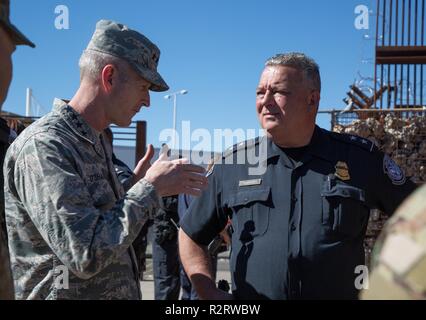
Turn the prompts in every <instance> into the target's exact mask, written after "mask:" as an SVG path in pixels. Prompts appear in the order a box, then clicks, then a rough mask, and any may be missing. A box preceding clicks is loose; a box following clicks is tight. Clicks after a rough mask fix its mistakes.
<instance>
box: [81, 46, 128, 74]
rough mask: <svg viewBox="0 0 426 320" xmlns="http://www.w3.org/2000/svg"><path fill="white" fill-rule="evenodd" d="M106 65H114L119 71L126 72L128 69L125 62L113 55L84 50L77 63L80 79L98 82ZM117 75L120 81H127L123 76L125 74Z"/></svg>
mask: <svg viewBox="0 0 426 320" xmlns="http://www.w3.org/2000/svg"><path fill="white" fill-rule="evenodd" d="M108 64H112V65H114V66H115V67H116V68H117V69H118V70H120V71H126V70H128V68H130V66H129V64H128V63H127V62H126V61H124V60H122V59H120V58H117V57H115V56H113V55H110V54H107V53H103V52H99V51H93V50H84V51H83V54H82V55H81V57H80V61H79V62H78V66H79V67H80V79H83V78H86V77H88V78H90V79H92V80H98V79H99V76H100V73H101V71H102V69H103V68H104V67H105V66H106V65H108ZM119 74H120V79H121V80H123V81H127V78H126V77H125V76H124V74H125V72H120V73H119Z"/></svg>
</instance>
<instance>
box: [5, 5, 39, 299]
mask: <svg viewBox="0 0 426 320" xmlns="http://www.w3.org/2000/svg"><path fill="white" fill-rule="evenodd" d="M9 13H10V3H9V0H0V39H1V41H0V66H1V72H0V111H1V107H2V104H3V102H4V101H5V100H6V96H7V91H8V90H9V85H10V82H11V80H12V54H13V52H14V51H15V49H16V46H17V45H22V44H23V45H27V46H30V47H35V46H34V44H33V43H32V42H31V41H30V40H28V39H27V38H26V37H25V36H24V35H23V34H22V33H21V32H20V31H19V30H18V29H17V28H16V27H15V26H14V25H13V24H12V23H11V22H10V19H9ZM10 133H11V130H10V128H9V127H8V126H7V122H6V120H4V119H2V118H0V168H3V160H4V156H5V155H6V150H7V148H8V147H9V142H10V140H11V135H10ZM3 181H4V179H3V170H1V172H0V300H2V299H13V298H14V292H13V281H12V275H11V272H10V263H9V250H8V246H7V235H6V223H5V217H4V196H3Z"/></svg>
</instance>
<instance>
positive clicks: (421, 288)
mask: <svg viewBox="0 0 426 320" xmlns="http://www.w3.org/2000/svg"><path fill="white" fill-rule="evenodd" d="M373 255H374V257H373V258H374V261H373V267H374V269H373V271H372V274H371V275H370V281H369V288H368V289H366V290H364V291H363V292H362V295H361V297H362V298H363V299H386V300H394V299H397V300H402V299H404V300H406V299H407V300H412V299H423V300H424V299H426V185H424V186H423V187H421V188H419V189H418V190H417V191H416V192H415V193H413V195H412V196H410V197H409V198H408V199H407V200H406V201H404V202H403V204H402V205H401V206H400V207H399V209H398V211H397V212H396V213H395V214H394V216H392V218H390V219H389V221H388V222H387V224H386V226H385V228H384V230H383V232H382V234H381V235H380V237H379V238H378V240H377V243H376V246H375V247H374V251H373Z"/></svg>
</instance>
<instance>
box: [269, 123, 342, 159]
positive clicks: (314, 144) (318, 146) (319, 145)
mask: <svg viewBox="0 0 426 320" xmlns="http://www.w3.org/2000/svg"><path fill="white" fill-rule="evenodd" d="M263 139H268V160H269V159H271V158H273V157H281V158H282V159H283V161H284V164H285V165H287V166H288V167H292V165H291V163H290V160H288V159H287V157H286V156H285V155H284V152H283V151H282V150H281V148H280V147H279V146H277V145H276V144H275V143H274V142H273V141H272V139H270V138H267V137H266V136H264V137H263ZM330 144H331V141H330V137H329V136H328V135H327V134H326V132H324V130H323V129H321V128H320V127H318V126H315V129H314V132H313V134H312V138H311V141H310V142H309V145H308V148H307V150H306V153H305V155H304V156H303V158H302V160H301V164H306V163H307V162H309V161H310V160H311V159H312V156H315V157H318V158H321V159H324V160H326V161H333V158H334V155H333V152H331V151H332V150H331V149H330V147H331V146H330Z"/></svg>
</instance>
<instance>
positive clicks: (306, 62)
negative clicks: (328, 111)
mask: <svg viewBox="0 0 426 320" xmlns="http://www.w3.org/2000/svg"><path fill="white" fill-rule="evenodd" d="M265 66H267V67H268V66H286V67H293V68H295V69H297V70H299V71H301V72H303V74H304V77H305V79H306V80H308V81H310V82H311V84H312V85H313V87H314V89H316V90H318V91H320V92H321V77H320V72H319V66H318V64H317V63H316V62H315V61H314V60H313V59H312V58H310V57H308V56H306V55H305V54H303V53H300V52H290V53H279V54H277V55H275V56H273V57H271V58H269V59H268V60H266V62H265Z"/></svg>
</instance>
